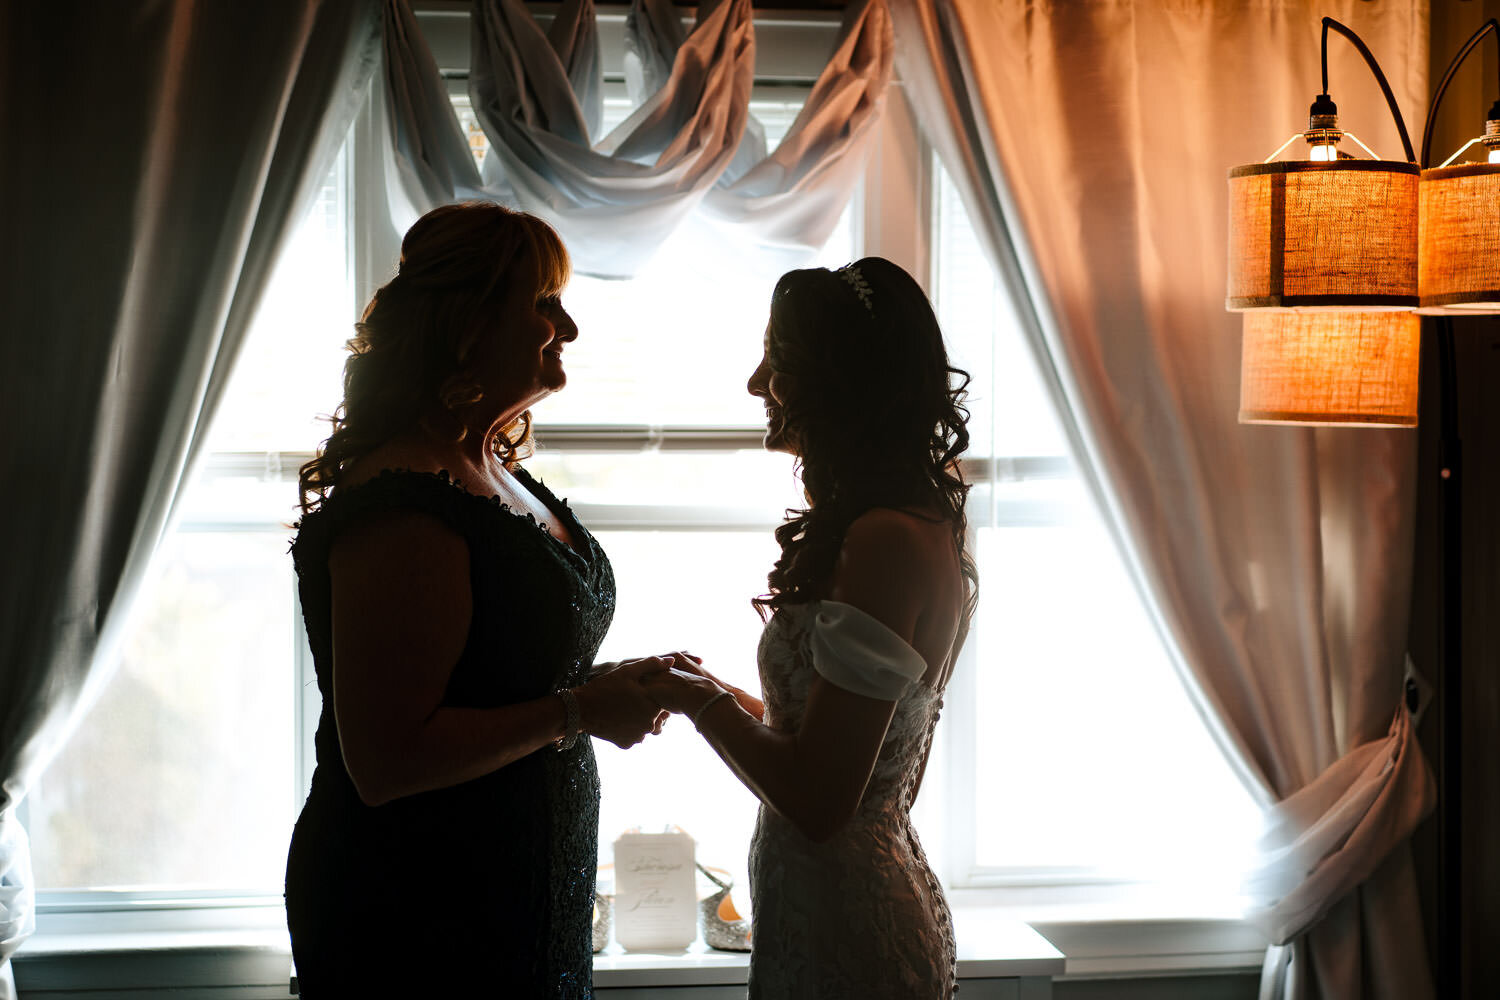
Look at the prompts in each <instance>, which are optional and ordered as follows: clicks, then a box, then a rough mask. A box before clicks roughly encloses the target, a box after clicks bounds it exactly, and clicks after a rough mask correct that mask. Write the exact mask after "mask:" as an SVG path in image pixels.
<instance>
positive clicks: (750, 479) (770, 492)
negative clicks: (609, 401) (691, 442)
mask: <svg viewBox="0 0 1500 1000" xmlns="http://www.w3.org/2000/svg"><path fill="white" fill-rule="evenodd" d="M762 417H764V414H762ZM545 440H546V439H545V435H544V436H543V444H542V447H541V448H540V449H539V450H538V451H537V453H536V454H535V455H533V456H532V457H531V458H530V459H528V460H527V462H526V468H527V470H528V471H530V472H531V473H532V475H535V476H540V477H542V478H543V479H544V480H545V481H546V483H547V486H548V488H550V489H551V490H552V491H553V492H555V493H556V494H557V495H558V496H561V497H566V498H567V499H568V502H569V503H570V504H572V505H573V506H575V507H580V506H589V507H594V506H604V507H611V506H613V507H632V508H634V507H644V508H649V509H656V510H660V509H662V508H697V509H700V510H704V511H707V510H709V509H721V510H730V511H735V512H738V513H739V514H740V516H741V517H743V516H745V515H751V516H756V517H759V518H761V519H762V521H763V523H764V524H765V526H766V528H765V530H766V534H767V535H769V534H770V533H771V531H772V529H773V528H775V526H776V525H777V524H779V523H781V519H782V516H783V514H784V513H785V511H786V509H787V508H788V507H792V506H797V507H801V506H803V505H804V503H805V501H804V500H803V498H802V493H801V486H800V485H799V483H798V481H797V479H796V478H795V476H794V474H793V466H792V456H790V455H788V454H785V453H783V452H768V451H723V452H685V451H645V452H641V451H626V452H615V453H612V454H611V453H607V452H606V453H602V454H591V453H580V452H576V451H560V450H555V449H550V448H548V447H547V446H546V444H545ZM766 568H767V569H769V568H770V567H769V566H767V567H766ZM764 575H765V574H764V573H762V574H761V576H764Z"/></svg>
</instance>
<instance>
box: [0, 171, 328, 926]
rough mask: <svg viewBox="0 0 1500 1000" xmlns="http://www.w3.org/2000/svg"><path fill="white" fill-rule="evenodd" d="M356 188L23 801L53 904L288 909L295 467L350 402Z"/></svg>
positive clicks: (294, 241)
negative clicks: (81, 893)
mask: <svg viewBox="0 0 1500 1000" xmlns="http://www.w3.org/2000/svg"><path fill="white" fill-rule="evenodd" d="M347 178H348V164H347V162H346V161H345V158H344V157H343V156H342V155H341V156H340V157H339V159H338V161H337V162H336V163H335V164H334V166H333V168H332V169H331V170H330V172H329V174H328V176H327V177H326V178H325V179H324V181H323V183H322V185H321V187H320V189H319V191H318V195H317V198H316V200H315V202H314V204H313V206H312V208H311V209H310V211H309V212H308V215H307V217H306V218H305V219H304V220H303V221H302V223H301V224H300V225H299V226H298V227H297V229H296V231H295V233H294V234H293V235H292V237H291V239H290V241H289V244H288V246H287V248H286V250H285V251H284V252H283V255H282V257H281V259H280V261H278V263H277V266H276V269H275V271H274V273H273V275H272V278H271V282H270V284H269V286H268V290H267V293H266V297H265V300H264V302H263V304H262V307H261V309H260V312H259V314H258V315H257V317H256V319H255V322H254V324H253V325H252V327H251V329H250V331H249V333H248V336H247V340H246V344H245V349H244V351H243V353H242V354H241V357H240V360H239V363H238V365H237V367H236V369H235V372H234V374H233V377H232V380H231V383H230V386H229V388H228V390H227V392H226V395H225V399H224V404H223V406H222V407H221V409H220V412H219V414H218V417H217V419H216V421H215V423H214V427H213V429H212V432H211V439H210V443H209V445H208V448H209V451H210V452H212V454H211V455H210V457H209V458H208V459H207V460H206V462H205V463H204V467H203V469H202V470H201V473H200V475H199V476H198V478H197V480H196V481H195V482H194V483H193V484H192V485H191V486H190V487H189V491H188V494H187V496H186V498H185V507H186V510H185V513H184V514H183V516H182V518H181V521H180V523H179V524H178V525H177V526H176V528H175V530H174V531H173V532H172V533H171V534H169V535H168V537H167V539H166V541H165V543H164V544H163V546H162V548H161V550H160V551H159V552H158V553H157V556H156V559H155V561H154V563H153V566H152V568H151V572H150V574H149V578H148V580H147V582H146V584H145V585H144V589H143V592H142V595H141V597H140V599H139V603H138V605H137V608H136V613H135V616H134V621H133V624H132V627H131V628H130V630H129V636H128V638H127V639H126V641H125V644H124V650H123V654H122V657H121V662H120V666H119V670H118V673H117V674H116V675H115V677H114V678H113V680H112V681H111V682H110V684H109V685H108V686H107V687H106V688H105V690H104V691H103V693H102V694H101V695H100V697H99V701H98V702H97V704H95V706H94V707H93V708H92V710H91V711H90V712H89V714H88V716H87V717H86V719H85V721H84V724H83V725H82V726H81V727H80V728H79V730H78V732H77V734H76V735H75V737H74V738H73V739H72V740H71V741H70V742H69V743H68V744H67V745H66V746H65V747H64V748H63V750H62V752H61V753H60V754H59V756H58V758H57V759H56V760H55V761H54V762H53V763H52V765H51V766H50V767H49V768H48V769H47V771H46V772H45V773H44V774H43V776H42V779H41V780H40V781H39V782H38V783H37V786H36V787H35V788H34V789H33V790H32V791H31V792H30V793H29V794H28V796H27V798H26V800H25V807H26V808H27V811H28V816H27V825H28V829H29V831H30V834H31V842H32V853H33V858H34V867H35V874H36V879H37V884H38V885H39V886H40V887H41V888H42V889H43V890H50V892H44V893H43V894H42V897H41V902H42V904H43V905H45V904H46V903H47V902H48V900H49V899H55V898H57V894H58V892H63V891H68V890H80V889H90V888H99V889H109V890H112V891H114V892H124V891H128V892H131V893H135V894H139V893H147V894H150V893H169V894H181V893H183V892H195V893H196V892H209V893H218V892H232V893H240V892H260V893H274V894H275V895H277V896H279V894H280V885H281V881H282V874H283V872H284V870H285V864H286V841H287V834H288V831H289V830H290V829H291V826H290V824H291V823H292V822H293V821H294V820H295V819H296V815H297V811H298V809H299V808H300V806H301V794H300V790H299V788H300V786H299V777H298V774H299V764H300V761H301V759H302V752H301V751H300V750H299V738H298V729H299V726H300V725H301V724H302V722H303V721H304V720H303V719H302V717H301V715H300V714H299V699H300V691H301V683H300V682H299V676H298V672H299V669H300V656H299V654H298V649H299V647H300V645H301V639H300V628H301V625H300V616H299V614H298V612H297V607H296V594H295V585H294V581H293V576H292V571H291V564H290V560H289V558H288V556H287V539H288V537H289V535H290V532H289V531H288V529H287V528H286V525H287V523H289V522H290V521H291V520H292V519H293V518H294V517H295V497H294V496H293V490H292V488H291V487H290V486H289V485H288V481H287V478H288V473H290V474H291V475H292V476H295V466H294V465H290V464H289V463H287V462H286V461H284V460H283V458H282V455H283V454H284V453H295V452H297V451H307V450H310V449H311V448H312V447H313V445H314V443H315V442H316V441H317V440H318V439H319V437H321V436H322V435H323V433H324V432H323V430H322V427H321V426H320V425H319V423H318V421H317V420H316V415H317V414H318V413H320V412H327V411H329V410H330V409H332V407H333V406H334V405H335V404H336V403H337V399H330V398H329V397H330V392H329V389H330V387H331V386H334V387H336V386H337V385H338V384H339V372H340V368H341V365H342V363H343V350H342V344H343V341H344V340H345V339H346V338H347V337H348V335H349V333H348V332H347V331H349V330H350V320H351V311H352V295H351V293H350V291H349V281H348V255H347V251H346V247H347V243H348V239H347V223H348V215H347V209H346V206H347V203H348V180H347ZM314 719H315V716H314ZM308 739H309V740H310V734H309V736H308ZM62 898H63V899H64V900H67V901H71V900H72V899H73V897H72V896H64V897H62Z"/></svg>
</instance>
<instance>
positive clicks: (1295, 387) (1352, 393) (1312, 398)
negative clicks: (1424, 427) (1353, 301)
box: [1240, 310, 1421, 427]
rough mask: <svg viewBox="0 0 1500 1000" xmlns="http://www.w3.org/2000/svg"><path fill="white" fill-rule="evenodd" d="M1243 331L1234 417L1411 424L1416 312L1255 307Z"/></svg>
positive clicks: (1414, 409) (1418, 328)
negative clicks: (1237, 395) (1314, 310)
mask: <svg viewBox="0 0 1500 1000" xmlns="http://www.w3.org/2000/svg"><path fill="white" fill-rule="evenodd" d="M1244 329H1245V338H1244V342H1243V344H1242V346H1241V352H1240V423H1242V424H1250V423H1255V424H1314V425H1326V426H1332V425H1336V426H1341V427H1349V426H1357V427H1358V426H1363V427H1415V426H1416V424H1417V348H1418V345H1419V343H1420V331H1421V321H1420V319H1419V318H1418V317H1417V316H1415V315H1414V314H1412V313H1398V312H1366V313H1358V312H1275V311H1269V310H1268V311H1256V312H1247V313H1246V314H1245V327H1244Z"/></svg>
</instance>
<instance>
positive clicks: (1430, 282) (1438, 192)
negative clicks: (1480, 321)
mask: <svg viewBox="0 0 1500 1000" xmlns="http://www.w3.org/2000/svg"><path fill="white" fill-rule="evenodd" d="M1490 155H1491V157H1493V156H1494V153H1493V152H1492V153H1491V154H1490ZM1420 204H1421V221H1420V226H1419V228H1418V246H1419V251H1418V260H1417V288H1418V293H1419V294H1420V296H1421V310H1420V311H1421V312H1424V313H1435V314H1442V313H1467V314H1473V313H1500V162H1494V161H1492V162H1490V163H1459V164H1455V165H1454V166H1451V167H1439V168H1436V169H1433V170H1425V171H1423V172H1422V185H1421V192H1420Z"/></svg>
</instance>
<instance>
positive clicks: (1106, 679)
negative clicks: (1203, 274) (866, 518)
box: [931, 158, 1256, 910]
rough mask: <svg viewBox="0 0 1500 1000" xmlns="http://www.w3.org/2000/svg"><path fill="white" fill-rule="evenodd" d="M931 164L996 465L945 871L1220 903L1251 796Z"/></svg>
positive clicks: (964, 681)
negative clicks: (1121, 551)
mask: <svg viewBox="0 0 1500 1000" xmlns="http://www.w3.org/2000/svg"><path fill="white" fill-rule="evenodd" d="M932 171H933V174H934V177H935V178H936V182H935V184H934V197H933V209H932V219H931V222H932V226H933V237H932V239H933V246H934V252H933V261H934V267H933V271H934V274H933V287H932V292H933V298H934V304H935V306H936V308H937V311H938V316H939V319H940V321H941V322H942V325H943V330H944V332H945V335H946V336H947V338H948V339H949V341H950V344H951V345H952V349H953V353H954V354H955V355H956V357H957V359H958V362H957V363H959V364H961V365H963V366H965V367H966V368H967V369H968V370H969V371H970V373H971V374H972V375H973V377H974V382H973V384H972V386H971V390H970V392H971V396H972V403H971V409H972V412H973V416H972V422H971V424H970V430H971V433H972V435H973V449H972V451H971V453H970V455H971V459H972V461H973V464H974V465H975V466H977V467H979V468H985V467H986V466H987V467H988V469H987V473H986V474H984V475H983V476H982V478H983V482H981V483H980V484H979V485H977V486H976V487H975V489H974V491H973V495H972V497H971V500H970V511H969V514H970V523H971V525H972V526H973V532H974V536H975V542H976V544H975V546H974V548H975V557H976V559H977V560H978V564H979V573H980V590H979V594H980V601H979V611H978V614H977V623H976V627H975V629H974V632H973V634H972V635H971V637H970V639H969V643H968V648H967V650H966V656H965V657H964V661H963V663H962V664H961V667H960V670H959V672H958V676H957V677H956V678H955V682H954V686H953V687H954V693H953V696H952V697H950V698H949V701H950V702H956V703H957V704H956V705H955V707H954V710H953V712H952V714H953V715H954V716H955V718H954V719H953V720H952V724H951V726H950V730H949V736H950V740H949V746H948V750H949V763H950V767H952V768H953V769H954V774H955V775H956V779H955V780H952V781H950V782H949V785H948V790H949V801H948V802H947V820H948V822H949V823H951V826H950V827H949V828H948V836H947V847H948V850H949V855H948V857H947V862H948V877H949V880H950V882H951V883H952V884H955V885H961V886H972V887H981V886H1047V885H1052V886H1065V885H1069V884H1074V885H1076V884H1079V883H1096V884H1097V883H1101V882H1106V881H1109V882H1120V881H1124V882H1134V883H1146V884H1149V885H1150V886H1151V889H1150V891H1151V893H1152V894H1153V895H1154V896H1155V897H1156V898H1158V899H1161V898H1163V897H1164V894H1170V895H1171V897H1172V905H1177V906H1183V907H1189V908H1191V909H1194V910H1222V909H1223V908H1224V907H1226V906H1229V905H1232V903H1231V900H1232V898H1233V896H1234V895H1235V888H1236V880H1237V878H1238V876H1239V874H1240V871H1241V868H1242V866H1243V864H1244V863H1245V859H1246V857H1247V856H1248V850H1249V846H1250V845H1249V843H1248V840H1247V834H1253V832H1254V831H1255V829H1256V809H1255V806H1254V804H1253V802H1252V800H1251V799H1250V796H1249V794H1248V792H1247V791H1246V790H1245V789H1244V788H1243V786H1242V785H1241V784H1240V782H1239V781H1238V779H1237V778H1236V777H1235V776H1234V775H1233V773H1232V772H1231V771H1230V768H1229V765H1228V764H1227V762H1226V761H1225V760H1224V759H1223V757H1222V755H1221V754H1220V753H1219V752H1218V750H1217V748H1216V747H1215V746H1214V745H1213V744H1212V742H1211V739H1210V737H1209V734H1208V732H1207V731H1206V730H1205V728H1204V726H1203V724H1202V721H1201V720H1200V719H1199V717H1198V716H1197V714H1196V711H1195V710H1194V708H1193V707H1192V705H1191V703H1190V702H1189V700H1188V695H1187V693H1186V691H1185V690H1184V688H1183V685H1182V684H1181V683H1180V682H1179V681H1178V679H1177V678H1176V677H1175V676H1174V675H1173V672H1172V667H1171V664H1170V662H1169V660H1168V657H1167V654H1166V652H1165V650H1164V649H1163V648H1162V645H1161V642H1160V641H1159V639H1158V637H1157V636H1156V634H1155V633H1154V631H1153V629H1152V626H1151V624H1150V620H1149V618H1148V616H1147V614H1146V612H1145V610H1144V609H1143V607H1142V606H1141V601H1140V598H1139V596H1138V594H1137V592H1136V590H1135V588H1134V586H1133V585H1132V584H1131V581H1130V580H1129V578H1128V576H1127V574H1126V572H1125V570H1124V567H1123V566H1122V564H1121V561H1120V559H1119V557H1118V554H1117V551H1116V549H1115V546H1114V544H1113V542H1112V540H1111V539H1110V538H1109V536H1108V533H1107V531H1106V529H1105V528H1104V526H1103V525H1102V523H1101V522H1100V519H1099V516H1098V513H1097V511H1096V509H1095V508H1094V505H1093V504H1092V502H1091V501H1090V499H1089V497H1088V496H1087V493H1086V489H1085V487H1084V485H1083V483H1082V482H1081V480H1080V479H1079V477H1078V476H1077V474H1076V471H1075V469H1074V466H1073V463H1072V460H1071V458H1070V457H1069V448H1068V446H1067V443H1066V438H1065V436H1064V434H1063V432H1062V429H1061V427H1060V425H1059V423H1058V420H1057V417H1056V415H1055V410H1054V408H1053V405H1052V403H1051V401H1050V400H1049V399H1048V397H1047V394H1046V391H1045V388H1044V386H1043V383H1042V381H1041V379H1040V378H1039V376H1038V374H1037V370H1036V365H1035V362H1034V360H1033V358H1032V356H1031V353H1030V351H1029V349H1028V347H1027V345H1026V343H1025V341H1024V338H1023V335H1022V333H1021V330H1020V327H1019V324H1018V322H1017V320H1016V317H1015V312H1014V307H1013V305H1012V303H1011V300H1010V298H1009V296H1008V294H1007V293H1006V292H1005V290H1004V289H1003V287H1002V286H1001V285H1000V282H999V279H998V276H996V275H995V274H994V273H993V272H992V270H991V268H990V267H989V264H988V262H987V260H986V259H985V256H984V254H983V252H982V250H981V249H980V246H979V243H978V240H977V238H976V237H975V235H974V232H973V230H972V227H971V226H970V223H969V220H968V217H967V214H966V212H965V210H964V208H963V205H962V203H961V202H960V200H959V197H958V193H957V190H956V189H955V187H954V185H953V183H952V180H951V179H950V178H949V177H948V175H947V174H946V172H945V171H943V169H942V166H941V164H940V163H938V162H937V161H936V159H935V158H934V159H933V161H932ZM960 760H961V761H964V762H966V764H957V763H955V762H956V761H960ZM968 762H971V763H968ZM1184 790H1191V794H1190V795H1184V794H1183V792H1184Z"/></svg>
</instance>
